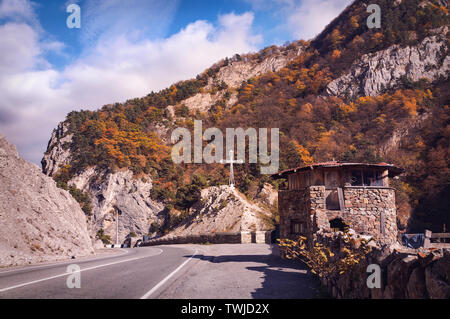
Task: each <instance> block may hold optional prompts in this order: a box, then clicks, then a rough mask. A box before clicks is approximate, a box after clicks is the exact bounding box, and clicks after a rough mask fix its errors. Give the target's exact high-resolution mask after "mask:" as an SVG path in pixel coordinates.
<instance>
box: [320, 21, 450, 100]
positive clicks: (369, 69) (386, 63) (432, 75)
mask: <svg viewBox="0 0 450 319" xmlns="http://www.w3.org/2000/svg"><path fill="white" fill-rule="evenodd" d="M447 31H448V28H447V27H444V28H441V29H439V30H436V31H435V32H436V35H433V36H430V37H427V38H425V39H424V40H423V41H422V42H421V43H420V44H419V45H417V46H412V47H410V46H407V47H404V48H402V47H401V46H399V45H393V46H391V47H390V48H388V49H387V50H383V51H379V52H376V53H372V54H366V55H364V56H363V57H362V58H361V59H360V60H358V61H356V62H355V63H354V64H353V65H352V67H351V69H350V71H349V72H348V73H347V74H345V75H343V76H341V77H339V78H337V79H335V80H334V81H332V82H331V83H330V84H328V86H327V89H326V92H327V94H329V95H334V96H339V97H352V96H377V95H379V94H380V93H383V90H384V89H386V88H393V87H395V86H396V85H397V84H398V83H399V81H400V80H401V79H402V77H406V78H407V79H408V80H410V81H413V82H415V81H418V80H420V79H422V78H426V79H428V80H430V81H431V82H433V81H434V80H436V79H438V78H439V77H440V76H448V73H449V71H450V57H449V56H448V54H447V39H446V34H447Z"/></svg>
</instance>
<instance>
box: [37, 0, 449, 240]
mask: <svg viewBox="0 0 450 319" xmlns="http://www.w3.org/2000/svg"><path fill="white" fill-rule="evenodd" d="M368 4H370V1H354V2H353V3H352V4H351V5H349V6H348V7H347V8H346V9H345V10H344V11H343V12H342V13H341V14H340V15H339V16H338V17H337V18H336V19H334V20H333V21H332V22H331V23H330V24H329V25H328V26H327V27H326V28H325V29H324V31H323V32H322V33H320V34H319V35H318V36H317V37H316V38H314V39H313V40H312V41H309V42H306V41H295V42H293V43H290V44H289V45H286V46H282V47H277V46H270V47H268V48H265V49H264V50H261V51H260V52H257V53H250V54H241V55H239V54H236V55H235V56H233V57H232V58H226V59H224V60H222V61H219V62H218V63H216V64H215V65H213V66H212V67H211V68H209V69H207V70H206V71H205V72H203V73H202V74H200V75H198V76H197V77H196V78H195V79H192V80H187V81H182V82H179V83H176V84H174V85H172V86H171V87H169V88H167V89H165V90H162V91H160V92H156V93H155V92H151V93H150V94H148V95H147V96H145V97H142V98H136V99H132V100H129V101H126V102H125V103H115V104H113V105H106V106H103V107H102V108H101V109H99V110H98V111H79V112H71V113H70V114H69V115H68V116H67V118H66V120H65V121H64V122H62V123H60V125H59V126H58V128H57V129H55V131H54V132H53V133H52V137H51V140H50V142H49V146H48V149H47V152H46V153H45V155H44V158H43V160H42V166H43V171H44V172H45V173H46V174H48V175H51V176H52V177H53V178H54V179H55V180H56V181H57V183H58V185H59V186H60V187H62V188H65V189H68V190H69V191H71V193H72V194H75V195H77V196H76V197H77V198H78V200H79V201H80V203H81V205H82V207H83V209H84V211H85V213H86V214H87V215H89V214H93V215H92V216H91V217H90V225H93V226H92V229H93V231H94V232H95V231H101V232H103V231H105V232H106V233H109V234H110V235H112V234H113V233H114V232H113V228H112V225H113V224H112V220H113V216H114V215H115V214H117V212H119V213H122V214H123V216H124V217H123V221H124V226H123V229H122V230H120V232H121V234H122V235H125V234H126V233H127V232H130V233H132V232H135V233H139V234H144V233H146V232H147V231H148V232H150V233H155V232H159V233H167V232H170V231H173V230H174V229H175V228H176V227H177V225H176V223H178V225H181V224H182V223H183V218H185V219H186V220H188V219H189V216H190V214H195V212H196V211H197V210H196V209H194V206H195V205H196V203H198V202H199V201H200V200H201V192H202V189H203V190H204V189H206V188H208V187H214V186H220V185H223V184H227V180H228V168H227V167H224V166H223V165H218V164H214V165H213V164H211V165H206V164H183V165H175V164H174V163H173V162H172V160H171V158H170V147H171V143H170V134H171V132H172V131H173V129H174V128H177V127H186V128H188V129H190V130H192V129H193V122H194V119H197V120H202V121H203V127H204V128H207V127H217V128H219V129H221V130H222V131H223V132H225V129H226V128H237V127H242V128H244V129H245V128H249V127H253V128H261V127H262V128H265V127H271V128H279V129H280V170H282V169H286V168H289V167H297V166H300V165H304V164H309V163H311V162H313V161H315V162H320V161H329V160H331V159H333V158H334V159H336V160H339V161H351V162H372V163H377V162H390V163H394V164H396V165H398V166H400V167H403V168H404V169H405V171H406V173H405V174H404V175H403V176H401V178H400V179H399V180H396V181H394V187H395V188H396V189H397V206H398V211H399V220H398V224H399V227H400V229H406V228H408V231H422V230H423V229H424V228H429V229H431V230H433V231H441V230H442V227H443V225H444V224H446V225H447V226H448V225H450V212H449V208H448V207H450V205H449V204H450V203H449V198H450V196H449V186H448V180H450V170H449V165H448V164H449V163H448V161H449V158H450V156H449V154H448V153H449V147H448V141H449V134H450V131H449V129H448V127H449V118H450V117H449V116H450V109H449V107H448V100H449V99H448V91H449V90H448V76H449V69H450V63H449V57H448V36H449V33H448V25H449V17H448V8H447V2H446V1H419V0H408V1H401V0H380V1H378V5H379V6H380V7H381V12H382V17H383V18H382V25H381V28H380V29H376V28H374V29H369V28H368V27H367V24H366V20H367V17H368V16H369V14H368V13H367V11H366V10H367V5H368ZM259 168H260V165H259V164H248V163H246V164H243V165H237V167H236V173H235V177H236V184H237V188H238V190H239V191H240V192H241V193H243V194H245V195H246V196H247V197H248V198H249V199H250V200H256V201H258V194H259V193H260V190H261V189H262V188H263V187H264V185H266V183H270V184H271V185H273V187H275V189H276V188H277V187H279V184H278V183H279V182H278V181H276V182H275V181H272V180H271V179H270V177H269V176H267V175H261V174H260V170H259ZM118 175H120V178H119V177H118ZM110 189H114V191H109V190H110ZM265 209H266V211H271V207H266V208H265ZM180 211H181V212H184V213H183V214H182V216H183V218H178V217H177V218H175V217H176V216H179V215H180V214H179V213H178V212H180ZM191 217H192V216H191ZM119 218H121V217H119ZM170 220H172V222H170ZM272 220H273V221H274V222H276V216H273V218H272ZM174 221H176V223H175V222H174ZM148 225H150V227H149V229H148V230H147V229H146V228H147V227H148ZM152 225H153V226H152Z"/></svg>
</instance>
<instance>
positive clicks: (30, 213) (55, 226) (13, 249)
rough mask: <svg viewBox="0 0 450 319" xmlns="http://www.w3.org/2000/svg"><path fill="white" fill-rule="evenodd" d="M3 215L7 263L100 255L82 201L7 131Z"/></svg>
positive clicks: (0, 178)
mask: <svg viewBox="0 0 450 319" xmlns="http://www.w3.org/2000/svg"><path fill="white" fill-rule="evenodd" d="M0 218H1V220H2V223H1V225H2V226H1V227H0V266H1V267H6V266H15V265H24V264H31V263H36V262H41V261H53V260H58V259H64V258H70V257H72V256H75V257H80V256H86V255H90V254H93V253H94V251H93V248H92V244H91V239H90V237H89V233H88V231H87V227H86V217H85V215H84V213H83V211H82V210H81V208H80V206H79V204H78V203H77V202H76V201H75V199H73V198H72V196H70V194H69V193H68V192H67V191H65V190H62V189H60V188H58V187H56V183H55V181H54V180H53V179H51V178H50V177H48V176H46V175H44V174H42V172H41V170H40V169H39V168H38V167H37V166H36V165H34V164H31V163H29V162H27V161H25V160H23V159H21V158H19V155H18V153H17V150H16V148H15V146H14V145H12V144H9V143H8V142H7V141H6V139H5V138H4V137H3V136H1V135H0Z"/></svg>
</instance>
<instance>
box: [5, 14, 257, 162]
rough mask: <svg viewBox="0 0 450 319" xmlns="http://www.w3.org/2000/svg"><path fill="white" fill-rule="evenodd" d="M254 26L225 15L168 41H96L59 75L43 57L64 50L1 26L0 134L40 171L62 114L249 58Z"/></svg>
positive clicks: (248, 18) (249, 17)
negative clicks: (239, 57) (228, 60)
mask: <svg viewBox="0 0 450 319" xmlns="http://www.w3.org/2000/svg"><path fill="white" fill-rule="evenodd" d="M252 23H253V14H251V13H244V14H242V15H237V14H234V13H231V14H226V15H222V16H220V17H219V18H218V22H217V25H213V24H212V23H210V22H207V21H196V22H193V23H191V24H189V25H187V26H186V27H185V28H184V29H182V30H180V31H179V32H178V33H176V34H174V35H172V36H171V37H169V38H166V39H153V40H148V39H147V40H140V39H136V38H135V37H132V36H131V37H130V36H129V35H128V34H123V33H120V34H116V35H110V36H108V37H103V36H102V37H99V38H98V40H97V41H96V44H95V45H93V46H90V47H89V49H88V51H86V52H84V53H83V55H82V57H81V58H79V59H78V60H76V61H75V62H73V63H71V64H69V65H67V66H66V67H65V68H64V69H63V70H61V71H59V70H56V69H54V68H52V67H51V66H50V65H49V64H48V63H47V61H45V60H44V59H43V58H42V54H43V52H44V51H45V50H48V49H61V45H62V44H59V43H52V42H50V43H49V42H46V41H44V39H41V38H40V33H39V32H38V31H36V30H35V29H33V28H31V27H30V26H29V25H28V24H25V23H6V24H4V25H2V26H0V52H2V55H1V56H0V70H1V71H2V72H0V96H1V97H2V98H1V99H0V133H2V134H4V135H6V137H7V138H8V139H9V140H10V141H11V142H12V143H15V144H16V145H17V146H18V149H19V152H20V153H21V155H22V156H23V157H24V158H26V159H28V160H30V161H33V162H35V163H39V161H40V159H41V158H42V155H43V152H44V151H45V148H46V146H47V142H48V140H49V137H50V133H51V131H52V130H53V128H55V126H56V125H57V123H58V122H59V121H62V120H63V119H64V118H65V115H66V114H67V113H68V112H70V111H72V110H77V109H80V108H84V109H97V108H99V107H101V106H102V105H104V104H108V103H113V102H120V101H124V100H126V99H129V98H134V97H140V96H144V95H146V94H148V93H149V92H150V91H152V90H153V91H156V90H159V89H162V88H164V87H167V86H169V85H170V84H172V83H174V82H176V81H178V80H183V79H188V78H192V77H194V76H195V75H196V74H198V73H200V72H202V71H203V70H204V69H206V68H207V67H209V66H210V65H212V64H213V63H215V62H217V61H218V60H220V59H221V58H223V57H225V56H232V55H233V54H235V53H242V52H248V51H254V50H256V48H257V46H258V45H259V43H260V42H261V40H262V39H261V36H258V35H254V34H253V32H252ZM15 39H16V40H15Z"/></svg>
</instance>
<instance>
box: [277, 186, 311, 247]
mask: <svg viewBox="0 0 450 319" xmlns="http://www.w3.org/2000/svg"><path fill="white" fill-rule="evenodd" d="M278 211H279V213H280V238H289V239H296V237H297V236H295V235H292V234H291V220H296V221H299V222H303V223H304V224H305V226H306V232H307V234H308V238H310V236H312V233H313V222H312V219H311V205H310V188H304V189H301V190H280V191H279V192H278Z"/></svg>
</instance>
